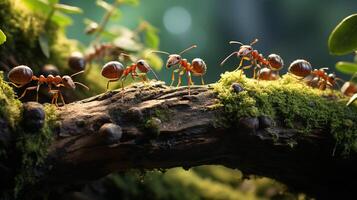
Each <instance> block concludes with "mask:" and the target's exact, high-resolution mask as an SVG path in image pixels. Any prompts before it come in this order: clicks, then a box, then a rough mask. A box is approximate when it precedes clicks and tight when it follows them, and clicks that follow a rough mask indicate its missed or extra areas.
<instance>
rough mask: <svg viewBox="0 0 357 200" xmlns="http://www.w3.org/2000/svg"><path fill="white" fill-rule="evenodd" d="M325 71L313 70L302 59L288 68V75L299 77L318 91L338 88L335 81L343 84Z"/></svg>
mask: <svg viewBox="0 0 357 200" xmlns="http://www.w3.org/2000/svg"><path fill="white" fill-rule="evenodd" d="M325 70H328V68H326V67H325V68H320V69H314V70H313V69H312V67H311V64H310V63H309V62H308V61H306V60H303V59H297V60H295V61H293V62H292V63H291V64H290V66H289V72H290V73H292V74H294V75H295V76H297V77H300V78H301V79H302V80H303V81H304V82H306V84H307V85H309V86H311V87H314V88H319V89H320V90H325V89H326V88H333V87H334V86H335V85H337V86H339V85H338V83H337V81H341V82H343V80H342V79H340V78H337V77H336V75H335V74H334V73H330V74H327V73H326V72H325Z"/></svg>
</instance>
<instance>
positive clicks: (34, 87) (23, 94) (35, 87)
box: [19, 86, 37, 99]
mask: <svg viewBox="0 0 357 200" xmlns="http://www.w3.org/2000/svg"><path fill="white" fill-rule="evenodd" d="M36 89H37V86H31V87H28V88H26V89H25V91H24V92H23V93H22V95H21V96H20V97H19V99H21V98H23V97H24V96H25V95H26V93H27V91H30V90H36Z"/></svg>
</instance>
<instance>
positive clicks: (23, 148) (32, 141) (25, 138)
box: [14, 104, 57, 196]
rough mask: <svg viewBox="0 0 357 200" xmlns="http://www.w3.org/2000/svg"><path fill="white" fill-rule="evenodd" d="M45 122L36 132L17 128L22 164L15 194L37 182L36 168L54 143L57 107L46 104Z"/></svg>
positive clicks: (41, 163)
mask: <svg viewBox="0 0 357 200" xmlns="http://www.w3.org/2000/svg"><path fill="white" fill-rule="evenodd" d="M45 113H46V117H45V124H44V127H43V128H42V129H40V130H38V132H36V133H33V132H32V133H27V132H26V130H20V129H19V130H17V134H18V135H17V138H16V149H17V151H18V152H19V154H20V155H21V166H20V167H19V171H18V173H17V175H16V177H15V190H14V193H15V196H18V195H20V194H21V192H22V190H23V189H24V188H25V187H26V186H27V185H32V184H35V183H36V181H37V178H38V177H37V175H36V173H35V170H36V168H38V167H41V166H42V165H43V164H44V162H45V158H46V156H47V154H48V147H49V145H50V144H51V143H52V141H53V138H54V135H53V129H54V128H55V126H56V122H57V114H56V107H55V106H53V105H49V104H47V105H45Z"/></svg>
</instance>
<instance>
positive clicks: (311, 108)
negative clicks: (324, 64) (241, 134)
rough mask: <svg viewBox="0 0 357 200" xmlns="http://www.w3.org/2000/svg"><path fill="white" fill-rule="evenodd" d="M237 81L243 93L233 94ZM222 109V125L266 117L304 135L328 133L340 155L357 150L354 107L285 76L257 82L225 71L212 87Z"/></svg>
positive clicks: (337, 94) (331, 93) (334, 94)
mask: <svg viewBox="0 0 357 200" xmlns="http://www.w3.org/2000/svg"><path fill="white" fill-rule="evenodd" d="M236 82H239V83H240V84H241V85H242V86H243V88H244V91H242V92H240V93H235V92H234V91H233V90H232V88H231V85H232V84H233V83H236ZM214 89H215V91H217V92H218V97H219V99H220V104H221V106H222V107H223V110H224V113H225V114H224V118H223V119H221V120H222V122H223V124H226V125H230V126H234V125H236V124H237V122H238V120H239V119H240V118H242V117H247V116H248V117H258V116H262V115H265V116H268V117H271V118H272V119H275V120H277V121H280V122H282V123H283V126H286V127H288V128H294V129H296V130H298V131H299V132H301V135H302V136H304V135H306V134H309V133H310V131H311V130H312V129H320V130H324V131H325V132H330V133H331V134H332V135H333V137H334V138H335V139H336V144H337V147H338V148H341V151H342V153H343V154H349V153H350V152H351V151H355V152H356V151H357V124H356V123H354V122H356V121H357V106H356V104H354V105H353V106H350V107H346V102H347V101H348V98H346V97H344V96H343V95H342V94H340V92H338V91H332V90H325V91H322V90H318V89H313V88H311V87H309V86H306V85H305V84H304V83H302V82H301V81H299V80H298V79H296V78H295V77H292V76H291V75H284V76H283V77H282V78H281V79H280V80H277V81H259V82H258V81H257V80H254V79H249V78H246V77H245V76H244V75H242V76H240V71H236V72H226V73H224V74H222V75H221V79H220V80H219V81H218V82H217V83H216V84H215V85H214Z"/></svg>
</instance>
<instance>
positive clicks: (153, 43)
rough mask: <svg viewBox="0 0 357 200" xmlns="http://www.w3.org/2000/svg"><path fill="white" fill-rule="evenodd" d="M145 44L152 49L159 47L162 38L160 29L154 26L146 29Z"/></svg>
mask: <svg viewBox="0 0 357 200" xmlns="http://www.w3.org/2000/svg"><path fill="white" fill-rule="evenodd" d="M145 44H146V46H147V47H149V48H152V49H158V48H159V44H160V39H159V35H158V31H157V30H156V29H153V28H147V29H146V31H145Z"/></svg>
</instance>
